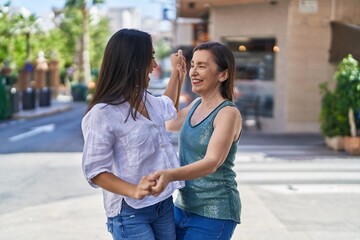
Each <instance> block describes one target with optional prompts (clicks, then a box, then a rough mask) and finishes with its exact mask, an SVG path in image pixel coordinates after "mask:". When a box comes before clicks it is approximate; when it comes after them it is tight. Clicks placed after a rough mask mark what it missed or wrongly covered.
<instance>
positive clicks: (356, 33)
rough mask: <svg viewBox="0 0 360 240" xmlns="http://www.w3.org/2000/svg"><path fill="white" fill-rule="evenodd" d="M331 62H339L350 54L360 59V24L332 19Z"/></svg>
mask: <svg viewBox="0 0 360 240" xmlns="http://www.w3.org/2000/svg"><path fill="white" fill-rule="evenodd" d="M330 25H331V45H330V51H329V52H330V58H329V62H331V63H339V62H340V61H341V60H342V59H343V58H344V57H346V56H347V55H348V54H351V55H352V56H353V58H355V59H356V60H358V61H360V26H359V25H355V24H346V23H341V22H335V21H332V22H331V23H330Z"/></svg>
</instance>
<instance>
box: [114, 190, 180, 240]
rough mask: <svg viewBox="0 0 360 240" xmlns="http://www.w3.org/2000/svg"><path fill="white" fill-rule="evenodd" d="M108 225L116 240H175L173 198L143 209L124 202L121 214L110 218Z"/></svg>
mask: <svg viewBox="0 0 360 240" xmlns="http://www.w3.org/2000/svg"><path fill="white" fill-rule="evenodd" d="M107 225H108V231H109V232H110V233H111V235H112V237H113V239H114V240H123V239H126V240H135V239H136V240H175V221H174V204H173V200H172V197H169V198H168V199H166V200H164V201H162V202H160V203H157V204H155V205H152V206H149V207H145V208H141V209H134V208H132V207H130V206H129V205H127V204H126V202H125V201H123V205H122V209H121V211H120V214H119V215H117V216H116V217H111V218H108V221H107Z"/></svg>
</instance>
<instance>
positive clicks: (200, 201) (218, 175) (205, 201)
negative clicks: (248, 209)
mask: <svg viewBox="0 0 360 240" xmlns="http://www.w3.org/2000/svg"><path fill="white" fill-rule="evenodd" d="M200 103H201V99H200V100H199V101H197V102H196V103H195V104H194V106H193V107H192V108H191V110H190V112H189V114H188V116H187V118H186V120H185V122H184V124H183V126H182V128H181V131H180V135H179V157H180V164H181V166H184V165H187V164H190V163H193V162H196V161H198V160H201V159H202V158H204V156H205V153H206V149H207V147H208V143H209V141H210V138H211V135H212V133H213V131H214V128H213V121H214V119H215V117H216V114H217V113H218V112H219V111H220V110H221V109H222V108H223V107H226V106H233V107H236V106H235V105H234V103H233V102H231V101H229V100H226V101H224V102H223V103H221V104H220V105H219V106H218V107H217V108H216V109H214V110H213V111H212V112H211V113H210V114H209V116H207V117H206V118H205V119H204V120H203V121H201V122H200V123H198V124H197V125H195V126H192V125H191V122H190V119H191V117H192V115H193V113H194V111H195V109H196V108H197V107H198V106H199V104H200ZM238 141H239V139H238V140H237V141H235V142H234V143H233V144H232V146H231V148H230V151H229V154H228V156H227V157H226V159H225V162H224V163H223V164H222V165H221V166H220V167H219V168H218V169H217V170H216V172H214V173H212V174H209V175H207V176H204V177H201V178H198V179H194V180H189V181H186V182H185V187H184V188H182V189H180V190H179V193H178V196H177V198H176V201H175V206H176V207H178V208H181V209H183V210H185V211H188V212H192V213H196V214H198V215H200V216H204V217H209V218H216V219H226V220H233V221H235V222H237V223H240V211H241V201H240V195H239V192H238V190H237V183H236V180H235V177H236V173H235V172H234V171H233V170H232V168H233V167H234V160H235V155H236V152H237V145H238Z"/></svg>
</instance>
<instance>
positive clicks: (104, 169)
mask: <svg viewBox="0 0 360 240" xmlns="http://www.w3.org/2000/svg"><path fill="white" fill-rule="evenodd" d="M154 54H155V52H154V49H153V45H152V39H151V36H150V35H149V34H148V33H145V32H142V31H138V30H135V29H122V30H120V31H118V32H117V33H115V34H114V35H113V36H112V37H111V38H110V40H109V42H108V44H107V46H106V49H105V53H104V58H103V62H102V66H101V70H100V75H99V79H98V82H97V88H96V92H95V94H94V97H93V100H92V101H91V103H90V105H89V108H88V111H87V113H86V115H85V116H84V118H83V121H82V131H83V135H84V141H85V144H84V150H83V171H84V175H85V177H86V179H87V181H88V182H89V183H90V185H92V186H93V187H101V188H102V189H103V198H104V206H105V211H106V216H107V218H108V221H107V225H108V231H109V232H110V233H111V234H112V236H113V238H114V240H119V239H137V240H139V239H140V240H141V239H144V240H151V239H164V240H165V239H166V240H171V239H175V224H174V215H173V201H172V193H173V192H174V190H176V189H179V188H181V187H182V186H183V182H181V181H175V182H173V183H171V184H169V185H168V186H167V187H166V189H165V190H164V191H163V192H162V193H161V194H160V195H159V196H158V197H154V196H151V195H149V194H150V193H151V186H153V185H154V181H149V179H148V178H147V177H143V176H146V175H149V174H150V173H152V172H154V171H156V170H161V169H168V168H174V167H178V166H179V161H178V158H177V155H176V152H175V151H174V149H173V146H172V144H171V142H170V139H169V136H168V134H167V132H166V130H165V121H166V120H170V119H172V118H174V117H176V114H177V109H176V107H175V106H177V105H178V104H177V103H178V101H179V89H180V88H181V85H182V82H183V80H184V78H185V74H186V66H185V59H184V57H183V56H182V53H181V51H179V52H178V53H176V54H172V55H171V58H170V60H171V65H172V67H173V71H172V73H171V77H170V80H169V83H168V86H167V88H166V90H165V92H164V95H163V96H161V97H155V96H152V95H151V94H149V93H148V92H147V91H146V89H147V86H148V84H149V81H150V78H149V74H150V73H151V72H152V71H153V69H154V68H155V67H156V66H157V63H156V61H155V58H154Z"/></svg>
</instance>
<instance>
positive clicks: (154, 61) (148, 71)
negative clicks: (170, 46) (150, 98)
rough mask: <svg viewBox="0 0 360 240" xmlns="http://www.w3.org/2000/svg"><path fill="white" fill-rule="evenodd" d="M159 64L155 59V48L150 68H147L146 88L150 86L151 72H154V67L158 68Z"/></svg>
mask: <svg viewBox="0 0 360 240" xmlns="http://www.w3.org/2000/svg"><path fill="white" fill-rule="evenodd" d="M157 66H158V65H157V63H156V60H155V51H154V48H153V49H152V59H151V61H150V64H149V66H148V68H147V69H146V84H145V88H147V87H148V86H149V81H150V77H149V74H150V73H152V71H153V70H154V68H156V67H157Z"/></svg>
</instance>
